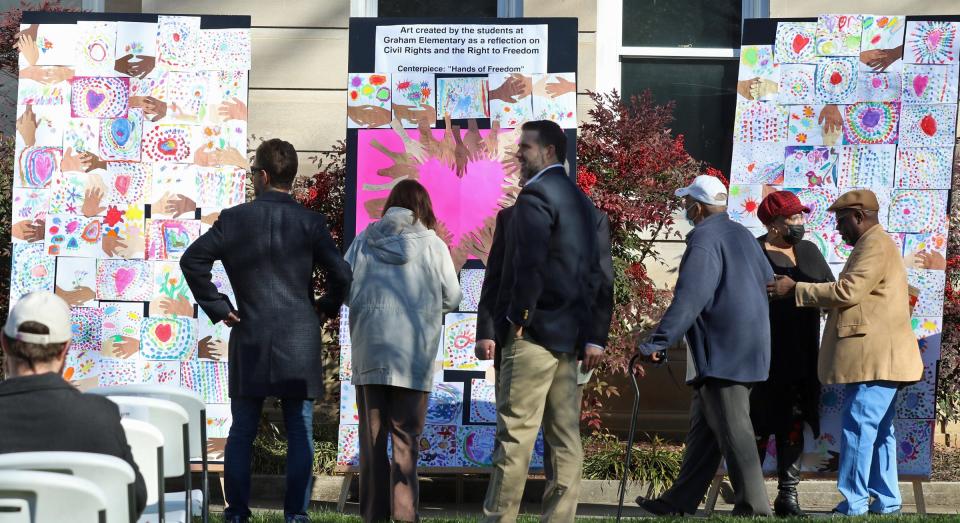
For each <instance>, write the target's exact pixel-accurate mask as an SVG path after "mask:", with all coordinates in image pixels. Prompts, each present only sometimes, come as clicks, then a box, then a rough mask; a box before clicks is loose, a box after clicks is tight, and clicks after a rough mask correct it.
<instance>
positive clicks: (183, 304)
mask: <svg viewBox="0 0 960 523" xmlns="http://www.w3.org/2000/svg"><path fill="white" fill-rule="evenodd" d="M157 307H159V308H160V310H161V311H162V312H163V313H164V314H166V315H168V316H187V317H191V318H192V317H193V304H191V303H190V300H188V299H187V297H186V296H184V295H182V294H181V295H180V296H177V297H176V298H175V299H174V298H168V297H166V296H164V297H163V298H160V301H159V302H158V303H157Z"/></svg>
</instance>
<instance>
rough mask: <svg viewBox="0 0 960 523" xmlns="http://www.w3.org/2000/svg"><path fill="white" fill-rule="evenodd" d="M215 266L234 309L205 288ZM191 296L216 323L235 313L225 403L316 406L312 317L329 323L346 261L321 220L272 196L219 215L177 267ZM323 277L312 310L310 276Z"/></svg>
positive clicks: (319, 367) (319, 384)
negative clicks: (283, 401)
mask: <svg viewBox="0 0 960 523" xmlns="http://www.w3.org/2000/svg"><path fill="white" fill-rule="evenodd" d="M216 260H221V261H223V266H224V268H225V269H226V271H227V276H228V277H229V278H230V284H231V285H232V287H233V290H234V294H235V295H236V297H237V303H236V307H234V304H232V303H230V300H229V299H228V298H227V296H225V295H223V294H220V293H219V292H217V288H216V286H215V285H214V284H213V283H212V282H211V280H210V269H211V267H212V266H213V262H214V261H216ZM180 268H181V269H182V270H183V275H184V277H185V278H186V280H187V283H188V284H189V285H190V290H191V291H193V296H194V298H195V299H196V300H197V303H198V304H199V305H200V307H201V308H202V309H203V310H204V312H206V313H207V315H208V316H209V317H210V319H211V320H212V321H213V322H214V323H216V322H218V321H221V320H223V319H224V318H225V317H226V316H227V314H228V313H230V312H231V311H234V310H235V311H237V315H238V316H239V317H240V323H239V324H238V325H237V326H236V327H234V328H233V330H232V332H231V335H230V358H229V364H230V396H231V397H265V396H275V397H279V398H319V397H322V396H323V363H322V353H321V352H322V344H321V333H320V328H321V325H320V321H319V319H318V317H317V311H316V310H315V308H314V307H316V309H317V310H319V311H321V312H323V313H325V314H326V316H327V317H328V318H331V317H333V316H335V315H336V314H337V311H338V310H339V307H340V304H341V303H343V299H344V297H345V296H346V294H347V292H348V291H349V290H350V282H351V274H350V266H349V265H347V262H345V261H344V260H343V257H342V256H341V254H340V251H339V250H338V249H337V246H336V244H335V243H334V242H333V238H332V237H331V236H330V231H328V230H327V226H326V220H325V219H324V217H323V215H321V214H319V213H316V212H313V211H311V210H309V209H307V208H305V207H303V206H302V205H300V204H299V203H297V202H296V200H294V199H293V197H291V196H290V195H289V194H286V193H281V192H275V191H270V192H266V193H263V194H261V195H260V196H258V197H257V199H256V200H254V201H252V202H249V203H245V204H243V205H238V206H236V207H232V208H230V209H226V210H224V211H223V212H222V213H221V214H220V218H219V219H218V220H217V222H216V223H214V224H213V227H212V228H211V229H210V230H209V231H207V232H206V233H205V234H204V235H203V236H201V237H200V238H199V239H197V241H195V242H194V243H193V244H192V245H191V246H190V247H189V248H188V249H187V251H186V252H185V253H184V255H183V258H182V259H181V260H180ZM317 268H320V269H323V270H325V271H326V275H327V280H326V281H327V287H326V289H325V295H324V297H323V298H321V299H320V300H319V301H318V302H316V303H314V294H313V285H312V282H313V274H314V270H315V269H317Z"/></svg>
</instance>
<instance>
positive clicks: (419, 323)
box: [345, 207, 460, 392]
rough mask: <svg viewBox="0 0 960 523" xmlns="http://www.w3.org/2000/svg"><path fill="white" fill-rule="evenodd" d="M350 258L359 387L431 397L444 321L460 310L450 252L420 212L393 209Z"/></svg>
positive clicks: (352, 247) (350, 297)
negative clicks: (386, 387)
mask: <svg viewBox="0 0 960 523" xmlns="http://www.w3.org/2000/svg"><path fill="white" fill-rule="evenodd" d="M345 258H346V260H347V263H349V264H350V266H351V267H352V268H353V285H352V286H351V288H350V294H349V295H348V296H347V300H346V304H347V306H349V307H350V338H351V340H352V342H353V347H352V350H353V379H352V382H353V384H354V385H392V386H395V387H403V388H407V389H414V390H421V391H425V392H429V391H430V390H432V389H433V362H434V360H435V359H436V357H437V349H438V346H439V344H440V335H441V331H442V330H443V315H444V314H446V313H447V312H450V311H452V310H454V309H456V308H457V306H458V305H459V304H460V283H459V281H458V280H457V272H456V269H455V268H454V266H453V260H451V258H450V251H449V250H448V249H447V245H446V244H445V243H444V242H443V240H441V239H440V238H439V237H438V236H437V235H436V233H435V232H433V231H432V230H430V229H427V228H426V227H424V226H423V224H421V223H420V222H419V221H416V220H415V219H414V217H413V212H411V211H410V210H408V209H404V208H401V207H391V208H390V209H388V210H387V213H386V214H385V215H384V217H383V218H382V219H381V220H380V221H378V222H375V223H372V224H370V226H368V227H367V229H366V230H364V231H363V232H362V233H360V234H359V235H358V236H357V237H356V239H354V240H353V243H352V244H351V245H350V249H348V250H347V254H346V256H345Z"/></svg>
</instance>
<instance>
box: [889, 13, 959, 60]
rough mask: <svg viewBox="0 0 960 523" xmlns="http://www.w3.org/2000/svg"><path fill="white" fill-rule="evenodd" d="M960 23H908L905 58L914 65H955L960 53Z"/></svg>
mask: <svg viewBox="0 0 960 523" xmlns="http://www.w3.org/2000/svg"><path fill="white" fill-rule="evenodd" d="M958 27H960V22H945V21H911V22H907V29H906V42H905V44H904V51H903V52H904V58H905V61H906V62H907V63H913V64H934V65H943V64H955V63H957V54H958V52H960V38H958V37H957V29H958Z"/></svg>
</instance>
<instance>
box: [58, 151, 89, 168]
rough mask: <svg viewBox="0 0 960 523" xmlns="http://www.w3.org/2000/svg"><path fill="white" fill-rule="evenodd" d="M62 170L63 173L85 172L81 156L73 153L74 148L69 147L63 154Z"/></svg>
mask: <svg viewBox="0 0 960 523" xmlns="http://www.w3.org/2000/svg"><path fill="white" fill-rule="evenodd" d="M60 170H61V171H63V172H71V171H74V172H76V171H83V164H82V163H81V162H80V156H78V155H76V154H74V153H73V147H67V149H66V150H65V151H64V152H63V158H62V159H61V160H60Z"/></svg>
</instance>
